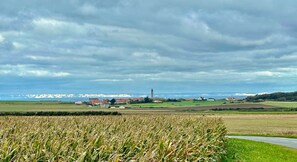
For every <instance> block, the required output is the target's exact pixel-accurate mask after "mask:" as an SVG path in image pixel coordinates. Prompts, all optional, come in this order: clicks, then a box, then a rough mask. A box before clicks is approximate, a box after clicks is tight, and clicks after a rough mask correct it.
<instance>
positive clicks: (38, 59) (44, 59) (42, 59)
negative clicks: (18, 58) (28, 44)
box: [25, 55, 54, 61]
mask: <svg viewBox="0 0 297 162" xmlns="http://www.w3.org/2000/svg"><path fill="white" fill-rule="evenodd" d="M25 57H26V58H29V59H31V60H34V61H48V60H54V58H52V57H49V56H35V55H27V56H25Z"/></svg>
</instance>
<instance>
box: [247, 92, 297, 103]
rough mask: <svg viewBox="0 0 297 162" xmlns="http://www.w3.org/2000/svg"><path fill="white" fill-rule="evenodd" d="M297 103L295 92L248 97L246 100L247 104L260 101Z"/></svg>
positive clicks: (296, 93)
mask: <svg viewBox="0 0 297 162" xmlns="http://www.w3.org/2000/svg"><path fill="white" fill-rule="evenodd" d="M267 100H268V101H297V91H296V92H276V93H271V94H262V95H256V96H249V97H247V98H246V101H248V102H261V101H267Z"/></svg>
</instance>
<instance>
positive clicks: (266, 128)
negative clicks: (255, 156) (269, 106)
mask: <svg viewBox="0 0 297 162" xmlns="http://www.w3.org/2000/svg"><path fill="white" fill-rule="evenodd" d="M215 116H216V117H221V118H222V119H223V121H224V123H225V125H226V127H227V130H228V134H234V135H258V136H259V135H260V136H284V137H297V127H296V125H297V114H224V115H215Z"/></svg>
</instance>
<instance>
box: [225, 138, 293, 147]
mask: <svg viewBox="0 0 297 162" xmlns="http://www.w3.org/2000/svg"><path fill="white" fill-rule="evenodd" d="M227 137H228V138H238V139H246V140H252V141H259V142H267V143H272V144H277V145H281V146H286V147H291V148H295V149H297V139H296V138H283V137H260V136H227Z"/></svg>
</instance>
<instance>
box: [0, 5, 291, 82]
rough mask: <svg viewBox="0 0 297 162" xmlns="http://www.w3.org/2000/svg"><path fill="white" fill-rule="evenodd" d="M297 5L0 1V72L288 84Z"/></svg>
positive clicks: (99, 79) (125, 79) (7, 74)
mask: <svg viewBox="0 0 297 162" xmlns="http://www.w3.org/2000/svg"><path fill="white" fill-rule="evenodd" d="M296 5H297V2H296V1H294V0H283V1H279V0H262V1H250V0H242V1H237V0H201V1H197V0H189V1H181V0H162V1H157V0H151V1H140V0H108V1H106V0H91V1H82V0H61V1H54V2H53V1H52V0H42V1H40V0H26V1H18V0H10V1H1V2H0V76H1V77H2V78H4V77H6V79H7V78H9V77H18V76H19V77H25V78H26V77H27V78H37V79H38V78H52V79H53V78H62V79H63V78H65V81H66V80H67V82H69V78H73V79H75V78H76V79H77V78H80V79H79V80H81V84H83V82H92V83H94V84H96V82H108V81H110V82H115V81H116V82H117V83H118V82H120V81H121V80H122V81H123V82H133V83H134V84H136V82H141V81H152V82H158V81H159V82H162V83H163V82H180V83H181V84H183V82H189V81H191V82H192V83H191V84H193V86H194V85H195V83H213V84H221V85H224V84H231V83H255V84H256V83H283V84H288V83H292V82H296V81H297V64H296V61H297V53H296V50H297V46H296V43H297V39H296V38H297V21H296V15H297V10H296ZM90 73H92V75H90ZM81 77H83V78H84V79H81ZM12 84H13V83H12ZM75 84H78V83H77V82H76V83H75ZM160 84H161V83H160Z"/></svg>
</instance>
